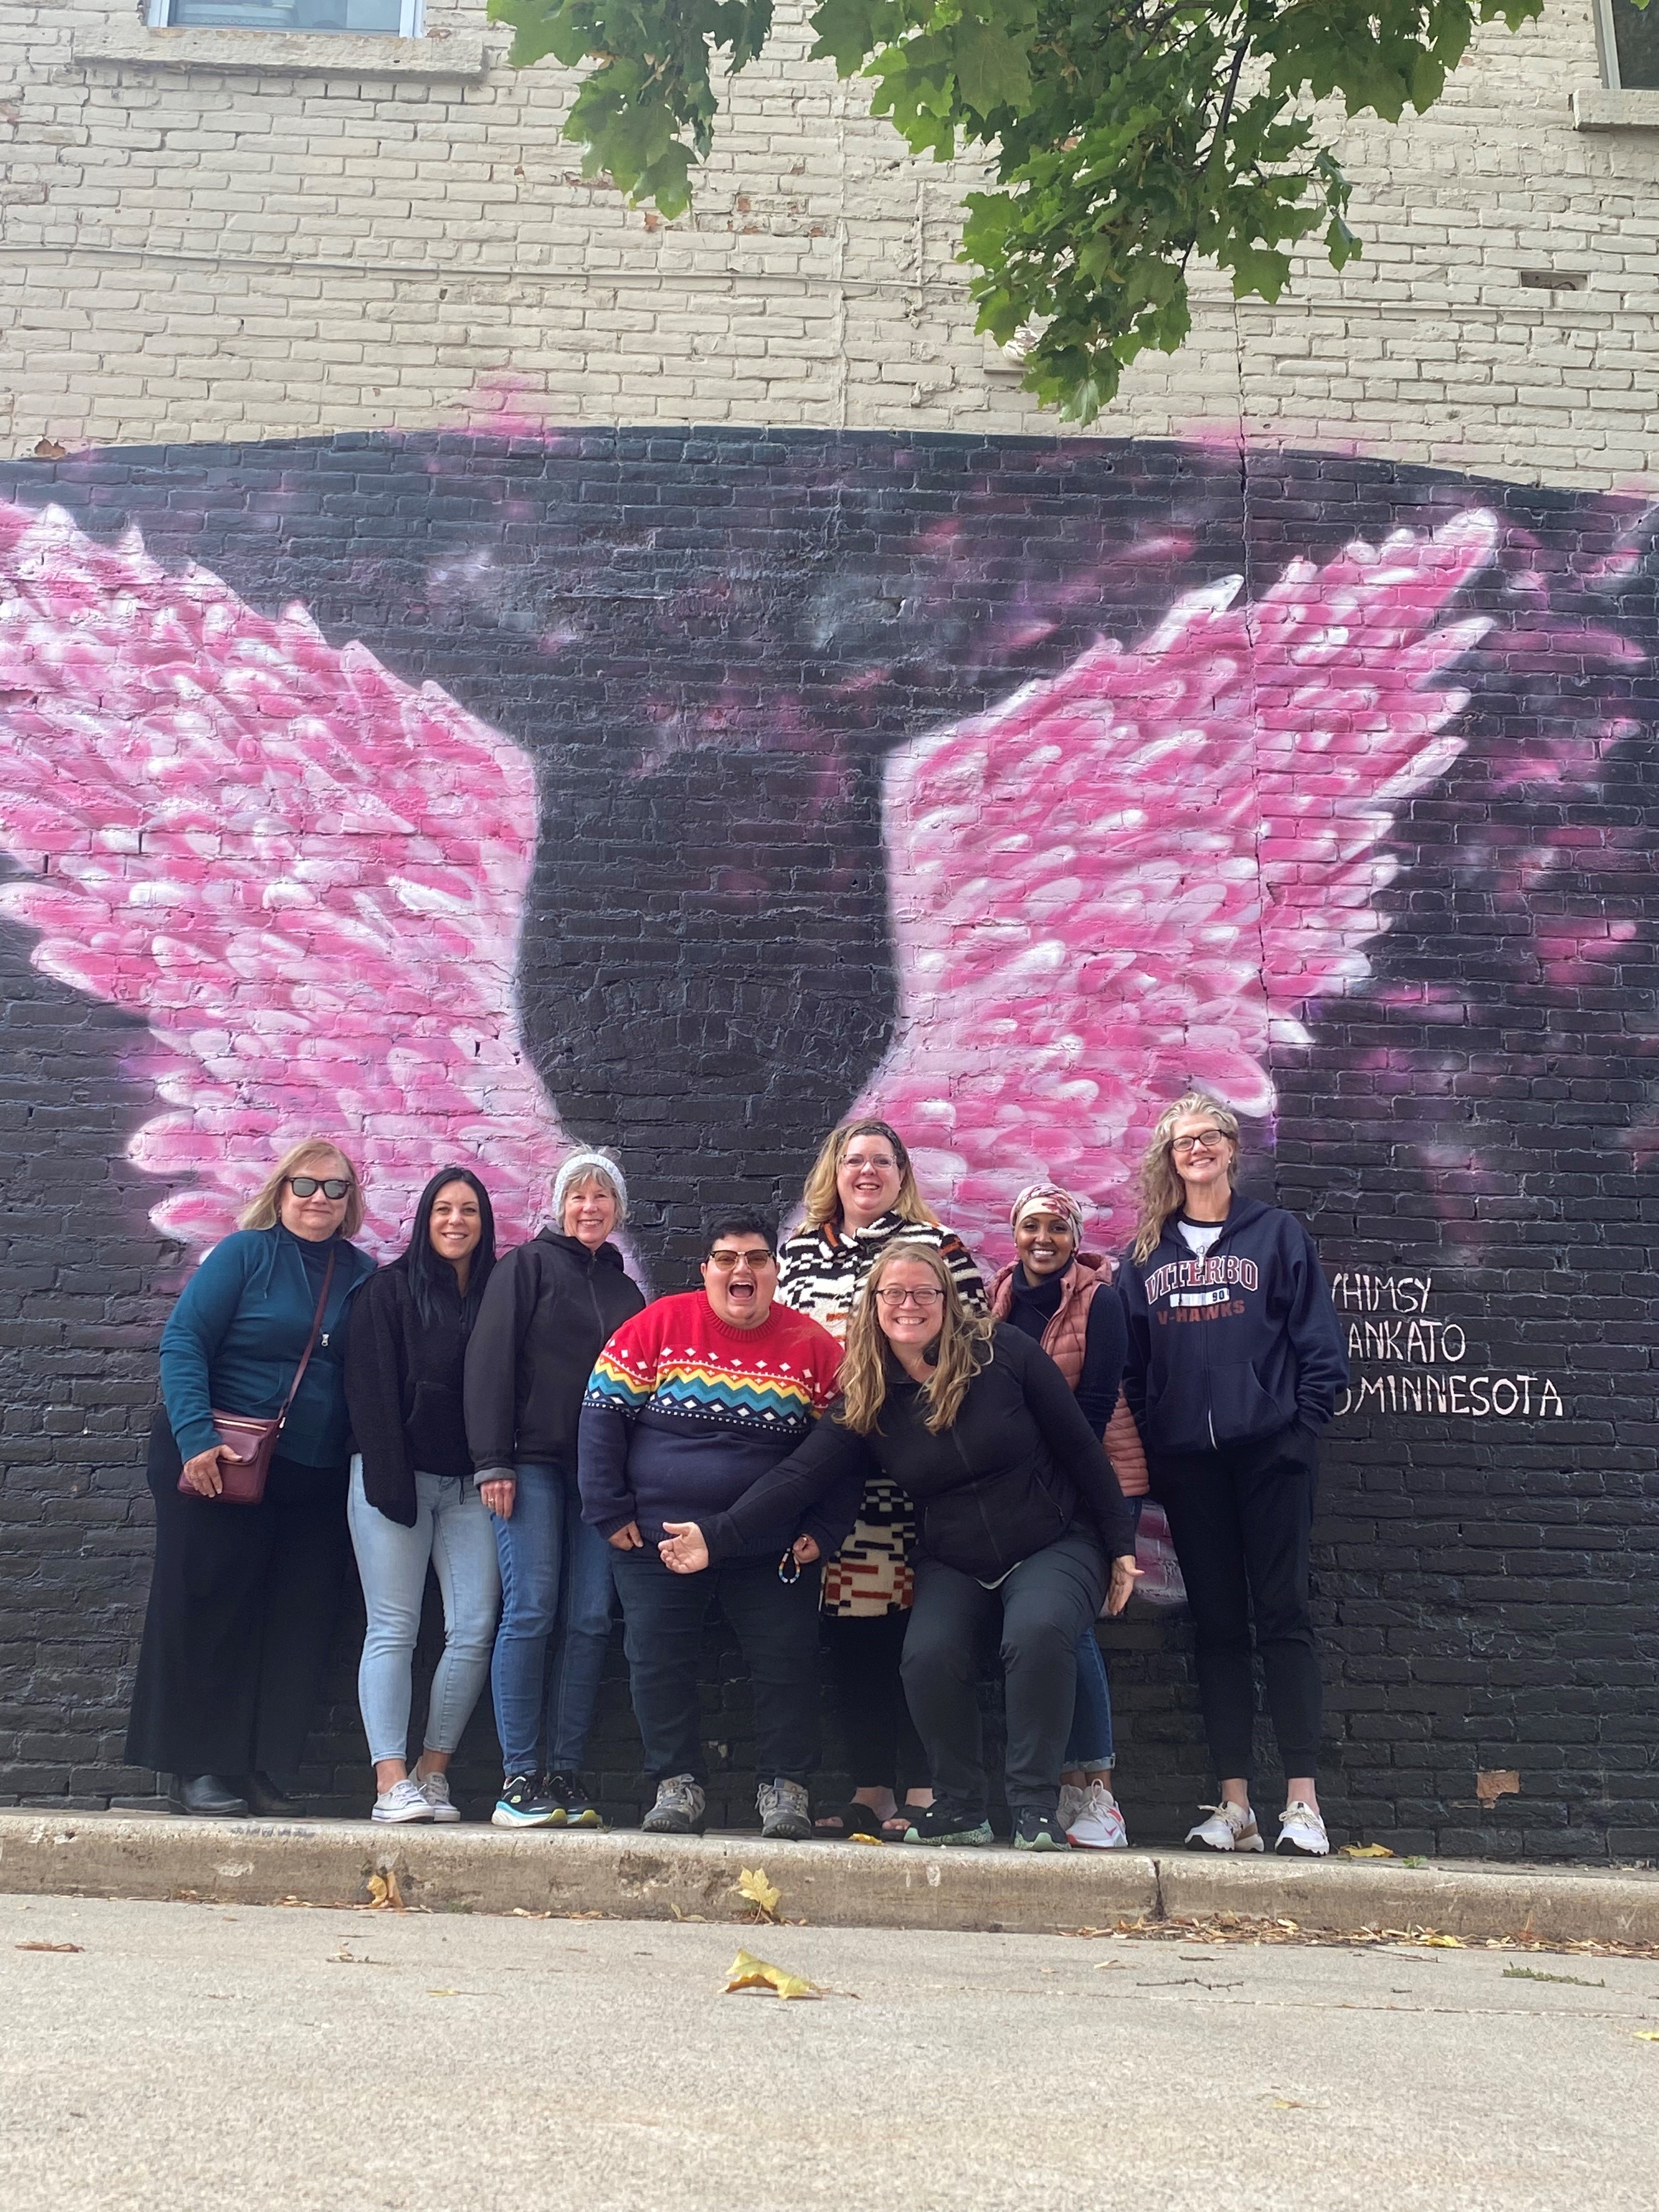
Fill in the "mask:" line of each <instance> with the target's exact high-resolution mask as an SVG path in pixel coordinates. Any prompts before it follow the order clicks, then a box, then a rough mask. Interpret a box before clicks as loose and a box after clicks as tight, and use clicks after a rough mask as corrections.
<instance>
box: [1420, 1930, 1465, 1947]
mask: <svg viewBox="0 0 1659 2212" xmlns="http://www.w3.org/2000/svg"><path fill="white" fill-rule="evenodd" d="M1407 1941H1409V1942H1413V1943H1426V1944H1427V1945H1428V1946H1429V1947H1430V1948H1431V1950H1435V1951H1461V1950H1462V1948H1463V1939H1462V1936H1431V1935H1430V1934H1429V1933H1428V1931H1427V1930H1426V1929H1425V1931H1424V1933H1423V1934H1422V1935H1421V1936H1411V1937H1408V1938H1407Z"/></svg>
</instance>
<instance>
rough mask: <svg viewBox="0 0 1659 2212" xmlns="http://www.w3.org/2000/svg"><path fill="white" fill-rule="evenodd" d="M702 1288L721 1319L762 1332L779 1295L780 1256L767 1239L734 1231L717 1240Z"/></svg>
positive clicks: (705, 1262) (737, 1230)
mask: <svg viewBox="0 0 1659 2212" xmlns="http://www.w3.org/2000/svg"><path fill="white" fill-rule="evenodd" d="M702 1286H703V1289H704V1290H705V1291H707V1292H708V1303H709V1304H710V1305H711V1306H713V1308H714V1312H715V1315H716V1316H717V1318H718V1319H720V1321H724V1322H730V1323H731V1325H732V1328H759V1327H760V1325H761V1323H762V1322H763V1321H764V1320H765V1319H766V1316H767V1315H768V1314H769V1313H770V1312H771V1310H772V1300H773V1298H774V1297H775V1294H776V1291H777V1287H778V1262H777V1256H776V1255H775V1253H774V1252H773V1250H772V1248H771V1246H770V1245H769V1243H767V1242H766V1240H765V1239H764V1237H756V1236H754V1235H752V1234H751V1233H750V1231H747V1230H743V1229H734V1230H732V1232H731V1234H730V1235H729V1236H726V1237H716V1238H715V1240H714V1244H713V1246H712V1247H711V1249H710V1250H709V1254H708V1258H707V1259H706V1260H705V1261H703V1263H702Z"/></svg>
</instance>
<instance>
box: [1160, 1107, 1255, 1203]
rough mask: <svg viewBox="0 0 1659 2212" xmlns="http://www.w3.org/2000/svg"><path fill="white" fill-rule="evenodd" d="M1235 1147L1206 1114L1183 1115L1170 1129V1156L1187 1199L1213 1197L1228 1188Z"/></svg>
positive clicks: (1235, 1151)
mask: <svg viewBox="0 0 1659 2212" xmlns="http://www.w3.org/2000/svg"><path fill="white" fill-rule="evenodd" d="M1237 1154H1238V1147H1237V1145H1235V1144H1234V1142H1233V1140H1232V1139H1231V1137H1228V1136H1225V1135H1224V1134H1223V1133H1222V1132H1221V1130H1219V1129H1218V1127H1216V1124H1215V1119H1214V1116H1213V1115H1209V1114H1183V1115H1182V1116H1181V1118H1180V1120H1179V1121H1177V1122H1176V1125H1175V1127H1174V1128H1173V1129H1171V1130H1170V1158H1171V1160H1172V1161H1173V1162H1174V1163H1175V1171H1176V1174H1177V1175H1178V1176H1180V1177H1181V1181H1182V1185H1183V1187H1184V1188H1185V1190H1186V1194H1187V1196H1188V1199H1189V1200H1190V1199H1194V1198H1197V1199H1204V1200H1214V1199H1215V1198H1216V1197H1217V1196H1218V1194H1219V1193H1221V1192H1223V1191H1225V1190H1227V1189H1229V1188H1231V1184H1232V1178H1233V1162H1234V1160H1235V1159H1236V1158H1237Z"/></svg>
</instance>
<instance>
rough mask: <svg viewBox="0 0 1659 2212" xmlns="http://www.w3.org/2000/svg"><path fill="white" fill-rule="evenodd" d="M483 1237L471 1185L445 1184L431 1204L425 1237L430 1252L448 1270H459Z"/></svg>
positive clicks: (480, 1211)
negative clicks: (457, 1268) (430, 1246)
mask: <svg viewBox="0 0 1659 2212" xmlns="http://www.w3.org/2000/svg"><path fill="white" fill-rule="evenodd" d="M427 1236H428V1239H429V1241H430V1243H431V1245H432V1249H433V1250H434V1251H435V1253H436V1254H437V1255H438V1257H439V1258H440V1259H441V1260H447V1261H449V1263H450V1265H451V1267H459V1266H460V1265H461V1264H462V1262H463V1261H467V1260H470V1259H471V1257H472V1255H473V1254H474V1253H475V1252H476V1251H477V1249H478V1243H479V1240H480V1239H481V1238H482V1237H483V1212H482V1210H481V1209H480V1207H479V1205H478V1194H477V1191H475V1190H474V1189H473V1188H472V1186H471V1183H467V1182H447V1183H446V1184H445V1185H444V1187H443V1188H442V1189H441V1191H440V1192H439V1193H438V1195H437V1196H436V1198H435V1199H434V1200H433V1201H432V1218H431V1221H430V1223H429V1225H428V1229H427Z"/></svg>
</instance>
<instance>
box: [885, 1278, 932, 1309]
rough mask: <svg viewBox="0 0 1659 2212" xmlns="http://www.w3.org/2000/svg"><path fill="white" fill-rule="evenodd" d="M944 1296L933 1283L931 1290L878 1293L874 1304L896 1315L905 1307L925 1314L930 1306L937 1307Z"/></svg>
mask: <svg viewBox="0 0 1659 2212" xmlns="http://www.w3.org/2000/svg"><path fill="white" fill-rule="evenodd" d="M944 1296H945V1293H944V1291H942V1290H940V1288H939V1285H938V1284H937V1283H935V1284H934V1285H933V1288H932V1289H931V1290H923V1291H909V1290H891V1291H888V1290H881V1291H877V1292H876V1303H877V1304H878V1305H879V1306H881V1307H882V1308H883V1309H884V1310H885V1311H886V1312H888V1313H897V1312H899V1311H900V1310H902V1308H903V1307H905V1306H915V1307H917V1308H918V1309H920V1310H921V1311H922V1312H924V1313H925V1312H926V1311H927V1309H928V1308H929V1307H930V1306H936V1305H938V1304H939V1302H940V1300H941V1299H942V1298H943V1297H944Z"/></svg>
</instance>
